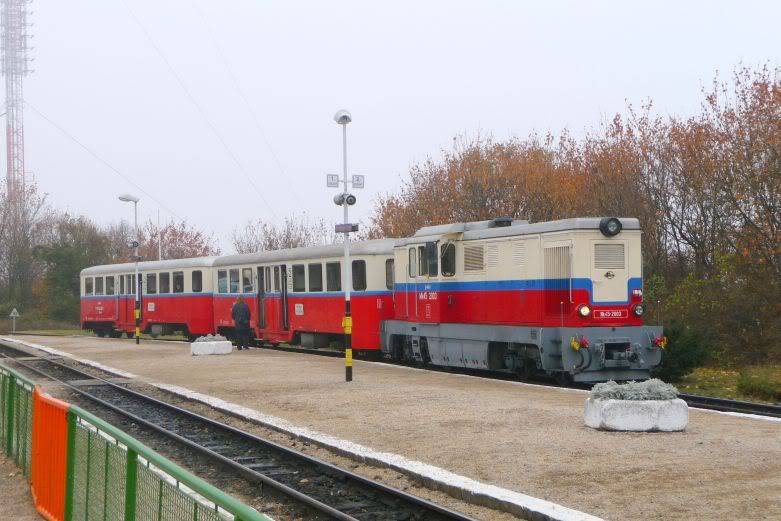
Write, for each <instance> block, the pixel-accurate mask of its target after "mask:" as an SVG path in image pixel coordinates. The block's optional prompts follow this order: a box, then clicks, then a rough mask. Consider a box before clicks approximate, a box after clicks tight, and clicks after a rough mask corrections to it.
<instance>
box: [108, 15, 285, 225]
mask: <svg viewBox="0 0 781 521" xmlns="http://www.w3.org/2000/svg"><path fill="white" fill-rule="evenodd" d="M120 1H121V2H122V4H123V5H124V6H125V9H126V10H127V12H128V13H129V14H130V17H131V18H132V19H133V21H134V22H135V23H136V25H138V27H139V28H140V29H141V32H143V33H144V36H146V39H147V40H148V41H149V44H150V45H151V46H152V49H154V51H155V53H157V55H158V57H159V58H160V59H161V60H162V61H163V63H164V64H165V66H166V67H167V68H168V72H169V73H170V74H171V76H173V77H174V79H175V80H176V82H177V83H178V84H179V87H180V88H181V89H182V91H183V92H184V93H185V95H186V96H187V99H189V100H190V103H192V104H193V106H194V107H195V108H196V110H197V111H198V114H200V116H201V118H203V120H204V122H205V123H206V125H207V126H208V127H209V129H211V131H212V133H213V134H214V136H215V137H216V138H217V141H219V142H220V144H221V145H222V147H223V148H224V149H225V151H226V152H227V154H228V155H229V156H230V158H231V160H232V161H233V162H234V163H235V164H236V167H237V168H238V169H239V171H240V172H241V173H242V174H243V175H244V177H245V178H246V179H247V181H249V183H250V184H251V185H252V187H253V188H254V189H255V192H257V194H258V196H259V197H260V199H261V201H263V204H265V205H266V208H268V209H269V211H271V214H272V215H273V216H274V217H275V218H276V217H277V213H276V212H275V211H274V208H273V207H272V206H271V205H270V204H269V202H268V201H267V200H266V198H265V197H264V196H263V192H261V191H260V188H259V187H258V185H257V184H256V183H255V180H254V179H252V176H250V175H249V172H247V170H246V169H245V168H244V165H242V164H241V161H239V158H238V157H236V154H235V153H234V152H233V150H232V149H231V147H230V145H228V142H227V141H226V140H225V139H224V138H223V137H222V135H221V134H220V132H219V131H218V130H217V127H216V126H215V125H214V123H213V122H212V121H211V119H210V118H209V116H208V115H207V114H206V111H205V110H203V107H201V104H200V103H198V100H196V99H195V96H193V94H192V92H191V91H190V89H188V88H187V85H186V84H185V83H184V80H182V78H181V76H179V74H178V73H177V72H176V70H175V69H174V67H173V65H172V64H171V62H170V61H169V60H168V58H166V56H165V54H164V53H163V51H162V50H161V49H160V47H159V46H158V45H157V43H155V40H154V38H152V35H151V34H150V33H149V31H148V30H147V29H146V26H144V24H143V23H142V22H141V20H140V19H139V18H138V17H137V16H136V14H135V13H134V12H133V10H132V9H130V6H129V5H128V4H127V2H126V1H125V0H120Z"/></svg>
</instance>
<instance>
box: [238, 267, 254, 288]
mask: <svg viewBox="0 0 781 521" xmlns="http://www.w3.org/2000/svg"><path fill="white" fill-rule="evenodd" d="M241 289H242V291H243V292H244V293H252V290H253V286H252V268H243V269H242V270H241Z"/></svg>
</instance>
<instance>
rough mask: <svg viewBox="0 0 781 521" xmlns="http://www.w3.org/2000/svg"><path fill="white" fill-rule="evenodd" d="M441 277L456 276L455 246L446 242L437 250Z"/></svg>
mask: <svg viewBox="0 0 781 521" xmlns="http://www.w3.org/2000/svg"><path fill="white" fill-rule="evenodd" d="M439 252H440V258H441V260H440V262H441V263H442V276H444V277H452V276H453V275H455V274H456V245H455V244H453V243H452V242H446V243H445V244H443V245H442V246H441V247H440V248H439Z"/></svg>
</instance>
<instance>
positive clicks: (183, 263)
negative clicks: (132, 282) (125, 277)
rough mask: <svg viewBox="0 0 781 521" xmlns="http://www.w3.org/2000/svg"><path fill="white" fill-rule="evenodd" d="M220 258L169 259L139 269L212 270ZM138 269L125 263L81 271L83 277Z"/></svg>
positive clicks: (145, 263)
mask: <svg viewBox="0 0 781 521" xmlns="http://www.w3.org/2000/svg"><path fill="white" fill-rule="evenodd" d="M217 258H218V257H193V258H190V259H167V260H156V261H143V262H139V263H138V269H139V271H140V270H144V271H153V270H170V269H176V268H180V269H184V268H210V267H211V266H212V265H214V261H215V260H217ZM135 269H136V263H135V262H125V263H123V264H104V265H102V266H92V267H90V268H84V269H83V270H81V275H82V276H87V275H105V274H108V273H117V272H123V273H132V272H133V271H134V270H135Z"/></svg>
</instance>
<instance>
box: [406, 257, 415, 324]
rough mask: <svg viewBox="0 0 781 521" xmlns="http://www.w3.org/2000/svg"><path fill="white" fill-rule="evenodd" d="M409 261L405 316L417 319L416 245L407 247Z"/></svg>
mask: <svg viewBox="0 0 781 521" xmlns="http://www.w3.org/2000/svg"><path fill="white" fill-rule="evenodd" d="M408 260H409V263H408V264H407V277H409V278H408V280H409V283H408V284H407V295H406V299H407V316H408V317H409V318H410V319H414V320H417V319H418V247H417V246H412V247H411V248H409V257H408Z"/></svg>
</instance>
